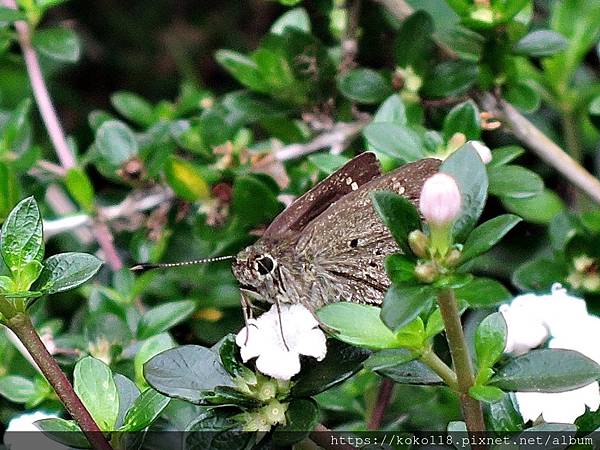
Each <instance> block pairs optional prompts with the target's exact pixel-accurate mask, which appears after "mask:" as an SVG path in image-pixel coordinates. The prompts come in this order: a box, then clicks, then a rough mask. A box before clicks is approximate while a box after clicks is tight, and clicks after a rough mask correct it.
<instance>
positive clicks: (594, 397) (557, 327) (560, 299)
mask: <svg viewBox="0 0 600 450" xmlns="http://www.w3.org/2000/svg"><path fill="white" fill-rule="evenodd" d="M500 312H501V313H502V315H503V316H504V319H505V320H506V325H507V332H508V333H507V343H506V351H507V352H513V353H517V354H520V353H524V352H526V351H528V350H530V349H532V348H534V347H537V346H539V345H540V344H542V343H543V342H544V341H545V340H546V339H547V338H551V339H550V341H549V342H548V347H550V348H561V349H569V350H575V351H578V352H580V353H582V354H583V355H585V356H587V357H588V358H591V359H593V360H594V361H596V362H598V363H600V346H598V345H597V343H598V342H599V341H600V319H599V318H597V317H594V316H592V315H589V314H588V312H587V307H586V303H585V301H583V300H582V299H579V298H576V297H572V296H570V295H568V294H567V291H566V290H565V289H563V288H562V287H561V286H560V285H558V284H556V285H554V286H553V287H552V293H551V294H550V295H534V294H527V295H521V296H518V297H516V298H515V299H514V300H513V301H512V303H511V304H510V305H502V306H501V307H500ZM516 399H517V403H518V406H519V411H520V412H521V415H522V416H523V419H524V420H536V419H538V417H539V416H542V418H543V419H544V420H545V421H546V422H558V423H573V422H574V421H575V419H577V417H579V416H580V415H581V414H583V413H584V412H585V408H586V406H588V407H589V408H590V409H591V410H592V411H596V410H597V409H598V408H599V407H600V388H599V386H598V383H596V382H594V383H591V384H589V385H587V386H584V387H582V388H579V389H574V390H572V391H567V392H559V393H538V392H517V393H516Z"/></svg>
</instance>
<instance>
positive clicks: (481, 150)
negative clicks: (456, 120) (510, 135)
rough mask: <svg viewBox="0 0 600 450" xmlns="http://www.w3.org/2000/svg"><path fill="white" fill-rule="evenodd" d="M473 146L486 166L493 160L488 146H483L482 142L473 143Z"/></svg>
mask: <svg viewBox="0 0 600 450" xmlns="http://www.w3.org/2000/svg"><path fill="white" fill-rule="evenodd" d="M471 145H472V146H473V148H474V149H475V151H477V153H478V154H479V157H480V158H481V160H482V161H483V163H484V164H487V163H489V162H490V161H491V160H492V151H491V150H490V148H489V147H488V146H487V145H485V144H483V143H482V142H480V141H472V142H471Z"/></svg>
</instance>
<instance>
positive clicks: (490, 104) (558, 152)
mask: <svg viewBox="0 0 600 450" xmlns="http://www.w3.org/2000/svg"><path fill="white" fill-rule="evenodd" d="M477 100H478V103H479V104H480V105H481V107H482V108H483V109H485V110H486V111H488V112H491V113H492V114H494V115H495V116H496V118H498V119H499V120H500V121H501V122H503V123H504V124H505V125H508V127H509V128H510V131H511V132H512V133H513V134H514V135H515V136H516V137H517V139H519V140H520V141H521V142H523V144H525V146H527V147H528V148H529V149H530V150H531V151H532V152H533V153H535V154H536V155H537V156H538V157H539V158H540V159H542V160H543V161H545V162H546V163H547V164H548V165H550V166H551V167H553V168H554V169H555V170H556V171H558V172H559V173H560V174H562V175H563V176H564V177H565V178H566V179H567V180H569V182H571V183H573V185H574V186H576V187H577V188H579V189H580V190H581V191H582V192H584V193H585V194H587V195H588V196H589V197H590V198H591V199H592V200H594V201H595V202H596V203H600V181H598V179H597V178H596V177H594V176H593V175H592V174H590V173H589V172H588V171H587V170H585V169H584V168H583V167H582V166H581V165H580V164H579V163H578V162H577V161H575V160H574V159H573V158H571V157H570V156H569V155H568V154H567V153H566V152H565V151H564V150H563V149H562V148H560V147H559V146H558V145H556V144H555V143H554V142H553V141H552V140H551V139H550V138H549V137H548V136H546V135H545V134H544V133H542V132H541V131H540V130H539V129H538V128H537V127H536V126H535V125H533V124H532V123H531V122H530V121H529V120H527V118H525V117H524V116H523V115H522V114H521V113H520V112H519V111H517V110H516V109H515V107H514V106H512V105H511V104H510V103H508V102H506V101H505V100H502V99H498V98H496V97H495V96H493V95H491V94H489V93H483V94H481V95H479V96H478V98H477Z"/></svg>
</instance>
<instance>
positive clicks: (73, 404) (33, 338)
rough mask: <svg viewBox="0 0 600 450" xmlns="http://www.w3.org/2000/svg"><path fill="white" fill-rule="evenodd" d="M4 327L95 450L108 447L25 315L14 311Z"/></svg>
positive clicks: (108, 449)
mask: <svg viewBox="0 0 600 450" xmlns="http://www.w3.org/2000/svg"><path fill="white" fill-rule="evenodd" d="M0 303H2V302H0ZM7 326H8V327H9V328H10V329H11V330H12V331H13V332H14V333H15V334H16V335H17V337H18V338H19V340H20V341H21V342H22V343H23V345H24V346H25V348H26V349H27V351H28V352H29V354H30V355H31V357H32V358H33V360H34V361H35V362H36V364H37V365H38V366H39V368H40V370H41V371H42V373H43V374H44V376H45V377H46V379H47V380H48V382H49V383H50V384H51V385H52V387H53V388H54V391H55V392H56V394H57V395H58V397H59V398H60V400H61V401H62V403H63V404H64V405H65V408H66V410H67V411H68V412H69V414H70V415H71V416H72V417H73V418H74V419H75V420H76V421H77V423H78V424H79V427H80V428H81V430H82V431H83V433H84V434H85V435H86V437H87V438H88V441H89V442H90V444H91V445H92V447H94V448H95V449H96V450H112V447H111V446H110V444H109V443H108V441H107V440H106V438H105V437H104V435H103V434H102V431H100V428H99V427H98V425H97V424H96V422H95V421H94V419H93V418H92V416H91V415H90V413H89V411H88V410H87V409H86V407H85V405H84V404H83V403H82V402H81V400H80V398H79V397H78V396H77V394H76V393H75V390H74V389H73V386H72V385H71V382H70V381H69V379H68V378H67V376H66V375H65V374H64V372H63V371H62V370H61V368H60V367H59V365H58V364H57V362H56V360H55V359H54V358H53V357H52V355H51V354H50V353H49V352H48V350H47V349H46V346H45V345H44V343H43V342H42V340H41V339H40V337H39V335H38V334H37V331H36V330H35V327H34V326H33V324H32V323H31V320H30V319H29V316H28V315H26V314H22V313H18V314H16V315H14V316H12V318H10V319H9V320H8V323H7Z"/></svg>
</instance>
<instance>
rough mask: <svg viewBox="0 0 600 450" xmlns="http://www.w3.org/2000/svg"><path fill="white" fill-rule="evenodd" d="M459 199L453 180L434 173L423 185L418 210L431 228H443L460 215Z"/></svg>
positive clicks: (443, 174) (448, 176)
mask: <svg viewBox="0 0 600 450" xmlns="http://www.w3.org/2000/svg"><path fill="white" fill-rule="evenodd" d="M460 205H461V197H460V191H459V190H458V185H457V184H456V181H455V180H454V178H452V177H451V176H450V175H446V174H445V173H436V174H435V175H433V176H432V177H430V178H428V179H427V181H425V183H424V184H423V189H422V190H421V197H420V200H419V209H420V210H421V214H423V217H425V220H426V221H427V223H428V224H429V225H431V226H437V227H444V226H447V225H449V224H450V223H452V222H454V220H455V219H456V218H457V217H458V214H459V213H460Z"/></svg>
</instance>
